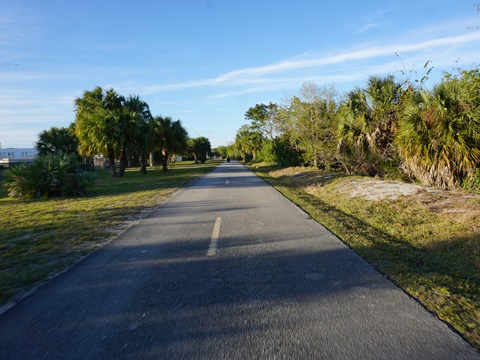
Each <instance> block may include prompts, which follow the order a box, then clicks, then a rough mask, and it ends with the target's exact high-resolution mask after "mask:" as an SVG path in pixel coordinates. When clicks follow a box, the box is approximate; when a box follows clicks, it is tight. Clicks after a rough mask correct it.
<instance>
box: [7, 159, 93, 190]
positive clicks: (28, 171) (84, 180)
mask: <svg viewBox="0 0 480 360" xmlns="http://www.w3.org/2000/svg"><path fill="white" fill-rule="evenodd" d="M77 165H78V162H77V157H76V156H75V155H71V154H70V155H68V154H61V153H54V154H48V155H43V156H39V157H37V158H36V159H35V160H34V161H33V163H32V164H29V165H27V164H22V165H20V166H17V167H14V168H11V169H9V170H6V171H5V174H4V175H5V179H4V180H3V184H4V186H6V187H7V189H8V195H9V196H10V197H14V198H20V199H35V198H42V197H54V196H55V197H65V196H75V195H83V194H85V192H86V190H87V186H88V185H89V184H90V183H91V178H90V177H89V176H88V175H86V174H85V173H81V172H79V171H78V170H77Z"/></svg>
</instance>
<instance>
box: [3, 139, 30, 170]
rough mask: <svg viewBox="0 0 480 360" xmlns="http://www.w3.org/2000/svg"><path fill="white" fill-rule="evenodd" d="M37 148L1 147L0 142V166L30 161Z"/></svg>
mask: <svg viewBox="0 0 480 360" xmlns="http://www.w3.org/2000/svg"><path fill="white" fill-rule="evenodd" d="M37 153H38V152H37V150H36V149H31V148H6V149H4V148H2V144H1V143H0V168H2V167H8V166H9V164H12V163H21V162H30V161H32V160H33V159H34V158H35V157H36V156H37Z"/></svg>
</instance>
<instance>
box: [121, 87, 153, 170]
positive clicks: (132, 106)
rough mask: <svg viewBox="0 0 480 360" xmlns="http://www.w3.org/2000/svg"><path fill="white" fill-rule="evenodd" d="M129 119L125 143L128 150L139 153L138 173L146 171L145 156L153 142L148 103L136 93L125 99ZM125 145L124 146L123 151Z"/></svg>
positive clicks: (151, 119)
mask: <svg viewBox="0 0 480 360" xmlns="http://www.w3.org/2000/svg"><path fill="white" fill-rule="evenodd" d="M125 109H126V111H127V116H128V119H129V122H128V124H129V128H128V139H127V142H126V144H128V148H129V149H130V151H132V152H134V153H137V154H139V157H140V173H142V174H146V173H147V156H148V153H149V152H150V150H151V147H152V144H153V139H152V136H153V132H152V130H153V117H152V114H151V113H150V109H149V106H148V104H147V103H146V102H145V101H142V100H140V98H139V97H138V95H135V96H129V97H128V98H127V99H126V101H125ZM126 150H127V145H126V146H125V152H126Z"/></svg>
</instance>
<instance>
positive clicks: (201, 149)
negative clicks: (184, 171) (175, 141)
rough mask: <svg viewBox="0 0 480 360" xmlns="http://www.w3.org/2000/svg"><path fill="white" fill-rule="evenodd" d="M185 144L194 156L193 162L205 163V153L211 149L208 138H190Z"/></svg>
mask: <svg viewBox="0 0 480 360" xmlns="http://www.w3.org/2000/svg"><path fill="white" fill-rule="evenodd" d="M187 145H188V150H187V151H188V153H189V154H192V155H193V157H194V158H195V164H198V162H201V163H205V161H206V160H207V154H208V153H209V152H210V151H211V145H210V140H208V139H207V138H205V137H203V136H200V137H197V138H190V139H188V141H187Z"/></svg>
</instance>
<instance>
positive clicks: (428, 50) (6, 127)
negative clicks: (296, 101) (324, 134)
mask: <svg viewBox="0 0 480 360" xmlns="http://www.w3.org/2000/svg"><path fill="white" fill-rule="evenodd" d="M474 3H478V2H477V1H474V2H472V1H471V0H450V1H447V0H435V1H430V0H423V1H418V0H417V1H409V0H407V1H398V0H395V1H390V0H382V1H380V0H373V1H320V0H310V1H307V0H294V1H285V0H137V1H121V0H82V1H68V0H42V1H38V0H2V2H1V3H0V143H1V144H2V146H3V148H7V147H17V148H18V147H33V146H34V144H35V142H36V141H37V139H38V134H39V133H40V132H41V131H42V130H45V129H50V128H51V127H52V126H56V127H67V126H69V125H70V124H71V123H72V122H73V121H74V120H75V113H74V106H73V102H74V100H75V98H76V97H79V96H81V95H82V93H83V91H85V90H92V89H93V88H94V87H96V86H101V87H103V88H110V87H112V88H114V89H115V90H116V91H117V92H118V93H120V94H122V95H125V96H128V95H130V94H133V95H139V96H140V97H141V98H142V99H143V100H145V101H146V102H147V103H148V104H149V105H150V109H151V112H152V114H153V115H163V116H171V117H173V118H174V119H180V120H181V121H182V124H183V125H184V127H185V128H186V129H187V131H188V133H189V135H190V136H191V137H198V136H205V137H207V138H209V139H210V142H211V144H212V146H213V147H216V146H219V145H227V144H228V143H230V142H232V141H233V140H234V138H235V133H236V131H237V130H238V128H240V126H242V125H243V124H245V123H247V122H246V121H245V118H244V114H245V112H246V111H247V110H248V108H250V107H252V106H255V104H257V103H262V102H264V103H268V102H270V101H272V102H281V101H282V100H283V99H285V98H286V97H288V96H292V95H294V94H296V93H298V91H299V90H300V88H301V86H302V84H303V83H315V84H318V85H324V84H334V85H335V87H336V88H337V89H338V90H339V91H341V92H343V91H350V90H353V89H354V88H355V86H359V87H362V86H364V85H365V82H366V79H367V78H368V77H369V76H371V75H386V74H393V75H398V76H400V73H399V70H403V69H404V68H405V69H406V70H407V71H410V70H416V71H417V72H418V75H417V76H419V77H421V76H422V75H423V65H424V64H425V62H426V61H431V65H432V66H433V70H432V73H431V76H430V80H429V81H428V83H427V85H428V86H429V87H431V86H433V85H434V84H435V83H437V82H438V81H439V80H440V79H441V76H442V70H447V71H451V70H452V69H453V68H455V67H461V68H465V69H469V68H470V67H471V66H472V65H473V64H474V63H476V62H477V63H478V61H479V55H480V51H479V49H480V29H478V28H477V27H478V26H479V25H480V14H477V13H476V12H475V10H474V6H473V5H474ZM472 27H473V28H472ZM395 53H398V54H399V56H400V57H401V60H402V61H400V59H399V57H397V56H396V55H395ZM412 76H415V75H414V73H412Z"/></svg>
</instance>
